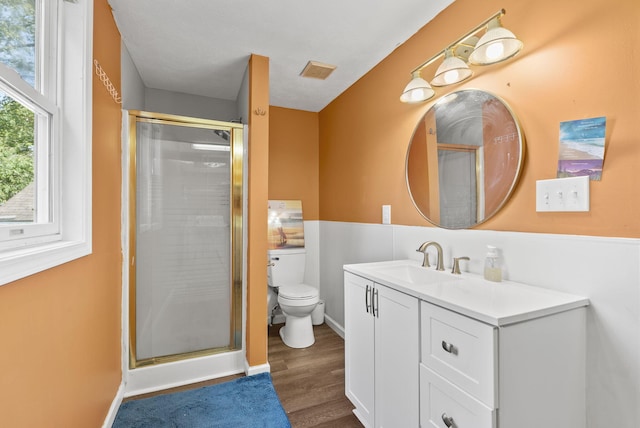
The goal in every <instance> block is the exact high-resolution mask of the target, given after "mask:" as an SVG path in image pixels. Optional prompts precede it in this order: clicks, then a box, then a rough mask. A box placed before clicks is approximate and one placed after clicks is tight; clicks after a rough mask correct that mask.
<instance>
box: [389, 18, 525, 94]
mask: <svg viewBox="0 0 640 428" xmlns="http://www.w3.org/2000/svg"><path fill="white" fill-rule="evenodd" d="M505 13H506V11H505V10H504V9H501V10H499V11H498V12H496V13H494V14H493V15H492V16H491V17H489V18H488V19H486V20H485V21H483V22H482V23H480V24H479V25H478V26H477V27H475V28H474V29H473V30H471V31H469V32H468V33H467V34H465V35H464V36H462V37H460V38H459V39H458V40H456V41H455V42H453V43H451V44H449V45H448V46H447V48H445V49H444V50H442V51H440V52H438V53H437V54H435V55H434V56H432V57H431V58H429V59H428V60H427V61H426V62H424V63H422V64H421V65H419V66H418V67H416V68H415V69H414V70H413V71H412V72H411V81H410V82H409V84H408V85H407V86H406V87H405V88H404V91H403V92H402V95H401V96H400V101H402V102H403V103H420V102H423V101H427V100H428V99H430V98H432V97H433V96H434V95H435V91H434V90H433V88H432V87H431V85H433V86H447V85H453V84H455V83H460V82H462V81H464V80H466V79H469V78H470V77H471V76H472V74H473V71H471V69H470V68H469V64H473V65H490V64H495V63H498V62H501V61H504V60H507V59H509V58H512V57H513V56H515V55H516V54H517V53H518V52H520V50H521V49H522V46H523V44H522V42H521V41H520V40H518V39H517V38H516V36H515V35H514V34H513V33H512V32H511V31H509V30H507V29H506V28H504V27H502V25H501V23H500V18H501V17H502V16H503V15H504V14H505ZM482 32H484V34H483V35H482V36H481V37H480V39H479V40H478V37H479V36H480V34H481V33H482ZM442 57H444V61H443V62H442V64H441V65H440V66H439V67H438V70H437V71H436V74H435V76H434V78H433V80H431V85H429V83H427V82H426V81H425V80H424V79H423V78H422V77H421V73H422V71H423V70H424V69H425V68H427V67H428V66H430V65H431V64H433V63H435V62H436V61H437V60H439V59H440V58H442Z"/></svg>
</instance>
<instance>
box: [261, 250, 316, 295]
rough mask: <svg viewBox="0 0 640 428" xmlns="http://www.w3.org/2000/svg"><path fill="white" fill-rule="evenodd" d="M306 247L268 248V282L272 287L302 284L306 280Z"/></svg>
mask: <svg viewBox="0 0 640 428" xmlns="http://www.w3.org/2000/svg"><path fill="white" fill-rule="evenodd" d="M306 253H307V252H306V251H305V249H304V248H296V249H286V250H268V251H267V254H268V255H269V267H268V269H267V282H268V284H269V285H270V286H271V287H279V286H281V285H291V284H302V283H303V280H304V263H305V256H306Z"/></svg>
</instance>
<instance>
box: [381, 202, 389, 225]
mask: <svg viewBox="0 0 640 428" xmlns="http://www.w3.org/2000/svg"><path fill="white" fill-rule="evenodd" d="M382 224H391V205H383V206H382Z"/></svg>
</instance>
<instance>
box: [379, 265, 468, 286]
mask: <svg viewBox="0 0 640 428" xmlns="http://www.w3.org/2000/svg"><path fill="white" fill-rule="evenodd" d="M373 270H374V271H375V272H376V273H378V274H379V275H384V276H386V277H393V278H394V279H395V280H396V281H401V282H405V283H410V284H415V285H419V284H433V283H438V282H446V281H458V280H460V279H462V278H461V277H460V276H456V275H453V274H451V273H449V272H446V271H437V270H435V269H434V268H427V267H422V266H417V265H414V264H399V265H394V266H380V267H376V268H374V269H373Z"/></svg>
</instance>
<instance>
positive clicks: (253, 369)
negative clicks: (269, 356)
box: [244, 360, 271, 376]
mask: <svg viewBox="0 0 640 428" xmlns="http://www.w3.org/2000/svg"><path fill="white" fill-rule="evenodd" d="M270 372H271V366H270V365H269V363H266V364H260V365H259V366H250V365H249V362H248V361H246V360H245V362H244V373H245V374H246V375H247V376H253V375H257V374H258V373H270Z"/></svg>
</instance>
